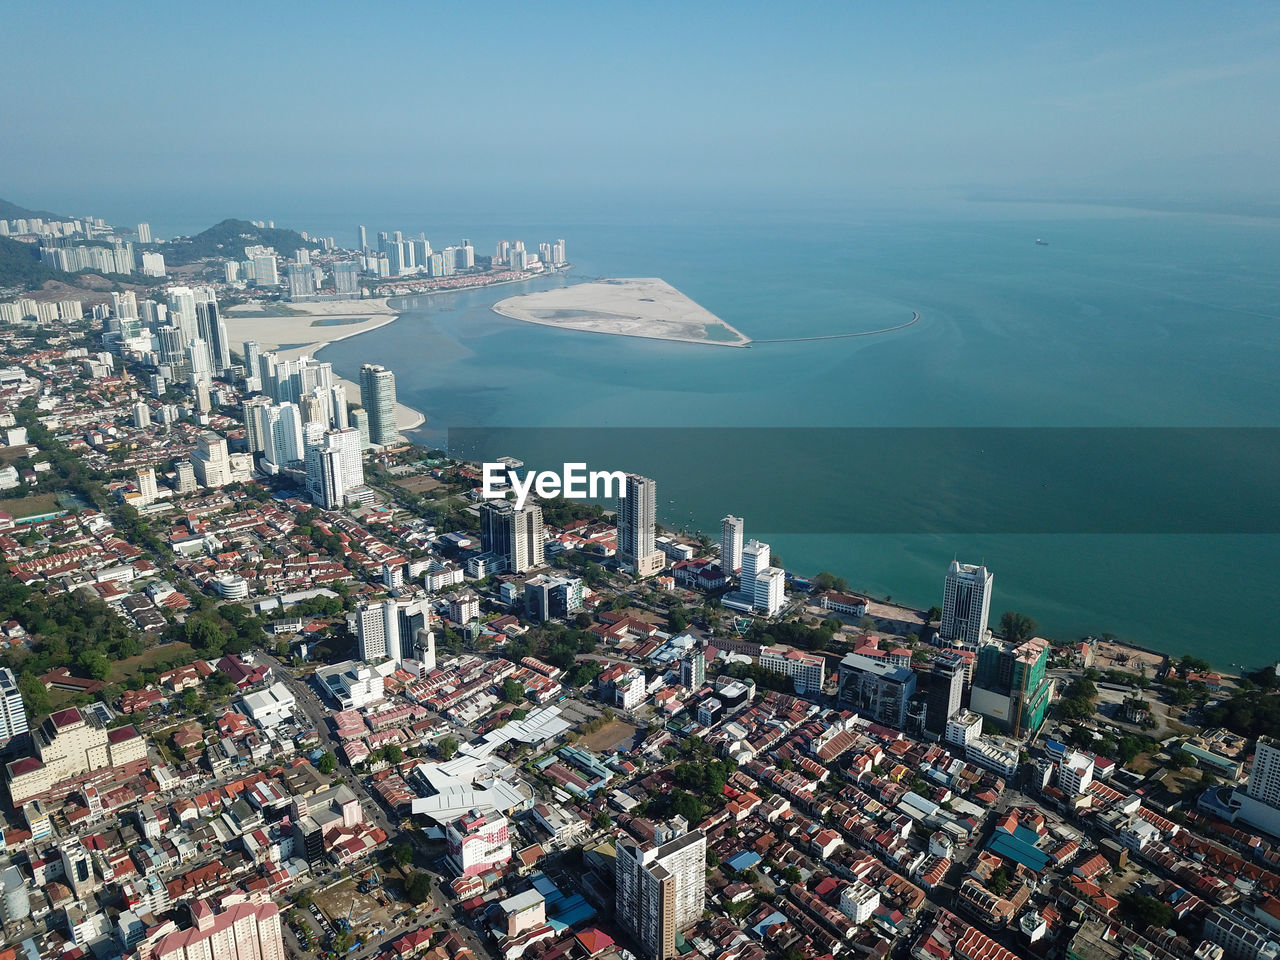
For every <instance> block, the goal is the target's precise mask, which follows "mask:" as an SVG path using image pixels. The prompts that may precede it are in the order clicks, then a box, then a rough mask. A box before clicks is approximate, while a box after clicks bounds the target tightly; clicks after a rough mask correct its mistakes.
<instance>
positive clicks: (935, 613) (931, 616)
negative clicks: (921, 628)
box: [925, 606, 942, 623]
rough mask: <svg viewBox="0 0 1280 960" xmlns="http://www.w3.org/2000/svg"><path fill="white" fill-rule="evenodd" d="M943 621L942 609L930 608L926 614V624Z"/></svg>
mask: <svg viewBox="0 0 1280 960" xmlns="http://www.w3.org/2000/svg"><path fill="white" fill-rule="evenodd" d="M941 619H942V608H941V607H938V606H933V607H930V608H929V612H928V613H926V614H925V622H926V623H938V622H939V621H940V620H941Z"/></svg>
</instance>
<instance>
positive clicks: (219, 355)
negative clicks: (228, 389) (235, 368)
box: [193, 287, 231, 377]
mask: <svg viewBox="0 0 1280 960" xmlns="http://www.w3.org/2000/svg"><path fill="white" fill-rule="evenodd" d="M193 295H194V297H195V304H196V331H197V334H198V335H199V337H200V339H201V340H203V341H204V342H205V343H207V344H209V359H210V362H211V364H212V368H213V374H214V376H216V377H221V376H225V375H226V371H227V369H228V368H229V367H230V366H231V343H230V341H229V340H228V339H227V325H226V323H225V321H223V319H222V317H221V315H219V313H218V300H217V298H216V297H215V296H214V294H213V288H212V287H196V288H195V290H194V291H193Z"/></svg>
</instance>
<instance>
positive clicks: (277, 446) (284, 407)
mask: <svg viewBox="0 0 1280 960" xmlns="http://www.w3.org/2000/svg"><path fill="white" fill-rule="evenodd" d="M252 409H253V411H254V413H255V414H256V415H260V416H261V421H260V422H261V428H260V435H261V438H262V439H261V442H262V451H261V452H262V456H263V459H264V460H267V461H269V462H270V463H271V464H272V465H273V466H275V467H284V466H287V465H289V464H291V463H298V462H300V461H301V460H302V458H303V455H304V453H303V448H302V415H301V413H300V412H299V411H298V408H297V406H296V405H295V404H292V403H269V404H266V405H265V406H259V405H257V404H254V406H253V408H252ZM250 446H251V447H252V443H251V444H250Z"/></svg>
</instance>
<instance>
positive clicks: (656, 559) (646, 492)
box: [618, 473, 666, 577]
mask: <svg viewBox="0 0 1280 960" xmlns="http://www.w3.org/2000/svg"><path fill="white" fill-rule="evenodd" d="M657 522H658V484H657V481H655V480H650V479H649V478H648V477H641V476H637V475H636V474H634V473H629V474H627V484H626V487H625V489H624V490H623V494H622V496H620V497H619V498H618V557H619V558H620V559H621V560H622V562H623V563H624V564H625V565H627V566H628V567H630V568H631V569H632V570H633V571H634V572H635V575H636V576H637V577H651V576H653V575H654V574H655V573H657V572H658V571H660V570H661V569H662V567H663V565H664V564H665V563H666V554H664V553H663V552H662V551H661V550H659V549H658V548H657V533H656V525H657Z"/></svg>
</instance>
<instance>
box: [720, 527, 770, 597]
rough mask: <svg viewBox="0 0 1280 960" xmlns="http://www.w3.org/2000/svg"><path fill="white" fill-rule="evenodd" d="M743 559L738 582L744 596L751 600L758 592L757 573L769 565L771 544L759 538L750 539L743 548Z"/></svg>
mask: <svg viewBox="0 0 1280 960" xmlns="http://www.w3.org/2000/svg"><path fill="white" fill-rule="evenodd" d="M741 561H742V562H741V565H740V567H739V571H740V573H741V574H742V575H741V577H739V580H738V582H739V584H740V585H741V593H742V595H743V597H745V598H747V599H748V600H750V599H751V598H753V597H754V596H755V594H756V574H758V573H760V572H761V571H763V570H765V569H766V568H767V567H768V566H769V545H768V544H767V543H762V542H761V541H759V540H748V541H747V544H746V546H745V547H743V548H742V557H741ZM726 572H728V571H726Z"/></svg>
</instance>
